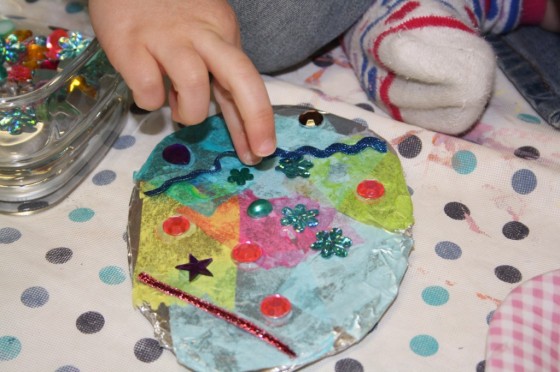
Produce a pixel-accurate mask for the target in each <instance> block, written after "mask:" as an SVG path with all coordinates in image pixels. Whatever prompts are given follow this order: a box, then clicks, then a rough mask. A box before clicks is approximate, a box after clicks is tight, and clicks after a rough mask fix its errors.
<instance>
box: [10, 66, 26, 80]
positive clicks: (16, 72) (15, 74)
mask: <svg viewBox="0 0 560 372" xmlns="http://www.w3.org/2000/svg"><path fill="white" fill-rule="evenodd" d="M8 79H10V80H13V81H28V80H29V79H31V69H30V68H29V67H26V66H22V65H14V66H12V68H11V69H10V71H9V72H8Z"/></svg>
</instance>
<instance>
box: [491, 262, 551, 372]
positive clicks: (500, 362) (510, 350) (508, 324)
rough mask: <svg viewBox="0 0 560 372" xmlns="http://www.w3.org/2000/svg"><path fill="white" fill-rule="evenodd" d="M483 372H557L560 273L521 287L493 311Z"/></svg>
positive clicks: (536, 279)
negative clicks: (484, 370)
mask: <svg viewBox="0 0 560 372" xmlns="http://www.w3.org/2000/svg"><path fill="white" fill-rule="evenodd" d="M486 371H508V372H510V371H512V372H513V371H560V270H556V271H552V272H549V273H546V274H543V275H540V276H537V277H535V278H533V279H531V280H529V281H527V282H525V283H523V284H522V285H520V286H519V287H517V288H515V289H514V290H513V291H512V292H511V293H510V294H509V295H508V296H507V297H506V299H505V301H504V302H503V303H502V304H501V305H500V307H499V308H498V310H496V312H495V313H494V316H493V317H492V321H491V322H490V330H489V333H488V340H487V343H486Z"/></svg>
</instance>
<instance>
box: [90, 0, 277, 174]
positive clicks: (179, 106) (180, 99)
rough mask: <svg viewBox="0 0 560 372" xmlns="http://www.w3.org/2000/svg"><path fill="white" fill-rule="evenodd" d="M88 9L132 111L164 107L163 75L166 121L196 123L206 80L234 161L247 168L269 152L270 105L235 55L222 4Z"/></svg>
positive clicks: (96, 1)
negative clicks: (237, 159)
mask: <svg viewBox="0 0 560 372" xmlns="http://www.w3.org/2000/svg"><path fill="white" fill-rule="evenodd" d="M89 8H90V14H91V21H92V24H93V28H94V30H95V33H96V36H97V38H98V40H99V42H100V43H101V45H102V47H103V49H104V50H105V52H106V53H107V56H108V57H109V60H110V61H111V63H112V64H113V65H114V67H115V68H116V69H117V71H119V72H120V74H121V75H122V76H123V78H124V80H125V81H126V82H127V84H128V86H129V87H130V88H131V90H132V92H133V95H134V100H135V102H136V104H137V105H138V106H140V107H142V108H144V109H147V110H154V109H157V108H159V107H161V106H162V105H163V104H164V102H165V88H164V83H163V77H162V75H163V74H165V75H167V76H168V77H169V80H170V81H171V84H172V87H171V90H170V92H169V105H170V107H171V110H172V113H173V120H175V121H178V122H180V123H183V124H197V123H200V122H201V121H203V120H204V119H205V118H206V116H207V113H208V106H209V102H210V76H209V73H210V74H212V77H213V81H212V84H213V90H214V95H215V97H216V100H217V102H218V104H219V105H220V107H221V110H222V113H223V115H224V118H225V120H226V122H227V126H228V129H229V131H230V134H231V137H232V139H233V143H234V146H235V149H236V151H237V154H238V155H239V157H240V159H241V160H242V161H243V162H244V163H247V164H254V163H257V162H258V161H259V160H260V158H261V157H263V156H266V155H269V154H271V153H272V152H273V151H274V149H275V147H276V137H275V132H274V120H273V113H272V108H271V105H270V101H269V98H268V95H267V92H266V89H265V86H264V82H263V81H262V79H261V77H260V75H259V73H258V71H257V70H256V68H255V67H254V65H253V63H252V62H251V61H250V60H249V58H248V57H247V56H246V55H245V53H243V51H242V50H241V41H240V35H239V27H238V25H237V20H236V17H235V14H234V12H233V10H232V9H231V7H230V6H229V4H228V2H227V0H156V1H148V0H117V1H115V0H90V1H89Z"/></svg>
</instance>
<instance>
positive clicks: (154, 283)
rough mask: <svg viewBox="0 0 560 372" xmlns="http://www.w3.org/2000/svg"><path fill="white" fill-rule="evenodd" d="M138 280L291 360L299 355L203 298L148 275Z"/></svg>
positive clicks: (248, 322) (262, 331)
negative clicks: (202, 311)
mask: <svg viewBox="0 0 560 372" xmlns="http://www.w3.org/2000/svg"><path fill="white" fill-rule="evenodd" d="M138 280H140V281H141V282H142V283H144V284H147V285H149V286H150V287H152V288H155V289H157V290H159V291H160V292H163V293H165V294H168V295H170V296H173V297H176V298H178V299H180V300H183V301H185V302H187V303H189V304H191V305H193V306H195V307H197V308H199V309H201V310H204V311H206V312H207V313H210V314H212V315H214V316H215V317H217V318H220V319H222V320H225V321H226V322H228V323H230V324H233V325H235V326H237V327H238V328H240V329H242V330H243V331H245V332H248V333H250V334H252V335H253V336H255V337H257V338H259V339H261V340H263V341H265V342H267V343H269V344H270V345H272V346H274V347H275V348H277V349H278V350H280V351H281V352H283V353H284V354H287V355H288V356H289V357H290V358H295V357H297V354H296V353H295V352H294V351H293V350H292V349H290V347H289V346H288V345H286V344H284V343H283V342H282V341H280V340H278V339H277V338H276V337H274V336H273V335H271V334H270V333H268V332H267V331H265V330H264V329H261V328H259V327H258V326H257V325H255V324H253V323H251V322H250V321H248V320H246V319H243V318H240V317H239V316H237V315H235V314H234V313H232V312H229V311H227V310H225V309H222V308H221V307H218V306H216V305H213V304H211V303H210V302H207V301H204V300H203V299H201V298H198V297H196V296H193V295H191V294H188V293H186V292H183V291H182V290H180V289H178V288H174V287H171V286H170V285H168V284H166V283H163V282H160V281H159V280H157V279H156V278H154V277H153V276H151V275H150V274H148V273H140V274H138Z"/></svg>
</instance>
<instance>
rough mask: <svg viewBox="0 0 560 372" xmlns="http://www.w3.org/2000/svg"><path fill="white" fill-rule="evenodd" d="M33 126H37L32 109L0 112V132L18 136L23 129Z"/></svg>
mask: <svg viewBox="0 0 560 372" xmlns="http://www.w3.org/2000/svg"><path fill="white" fill-rule="evenodd" d="M35 125H37V118H36V115H35V110H33V109H32V108H27V109H26V110H21V109H20V108H15V109H13V110H10V111H5V112H0V130H4V131H8V132H9V133H10V134H20V133H21V132H22V131H23V128H24V127H34V126H35Z"/></svg>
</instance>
